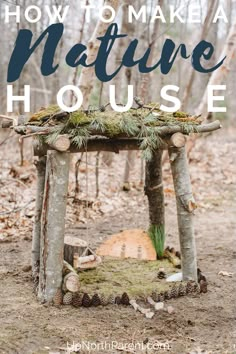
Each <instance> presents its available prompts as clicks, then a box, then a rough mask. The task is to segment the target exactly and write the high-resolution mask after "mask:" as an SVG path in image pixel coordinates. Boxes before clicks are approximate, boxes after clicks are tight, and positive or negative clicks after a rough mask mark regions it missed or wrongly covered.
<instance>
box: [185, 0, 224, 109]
mask: <svg viewBox="0 0 236 354" xmlns="http://www.w3.org/2000/svg"><path fill="white" fill-rule="evenodd" d="M217 3H218V1H216V0H211V2H210V4H209V7H208V12H207V14H206V17H205V21H204V24H203V27H202V32H201V36H200V40H203V39H205V37H206V35H207V33H208V31H209V26H210V24H211V23H212V16H213V14H214V13H215V9H216V8H217V6H218V5H217ZM195 76H196V71H195V70H194V69H192V70H191V74H190V78H189V81H188V83H187V86H186V89H185V92H184V97H183V101H182V109H183V110H186V109H187V105H188V100H189V97H190V94H191V90H192V87H193V83H194V80H195Z"/></svg>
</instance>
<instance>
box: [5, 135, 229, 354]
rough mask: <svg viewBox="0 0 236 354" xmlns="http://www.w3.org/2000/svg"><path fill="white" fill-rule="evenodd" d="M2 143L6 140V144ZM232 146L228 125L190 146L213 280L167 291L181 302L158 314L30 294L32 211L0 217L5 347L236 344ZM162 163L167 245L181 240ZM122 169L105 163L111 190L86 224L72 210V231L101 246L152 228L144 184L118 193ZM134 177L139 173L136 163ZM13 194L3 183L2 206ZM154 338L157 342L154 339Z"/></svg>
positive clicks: (202, 263) (198, 222) (206, 264)
mask: <svg viewBox="0 0 236 354" xmlns="http://www.w3.org/2000/svg"><path fill="white" fill-rule="evenodd" d="M4 148H5V149H9V145H8V148H7V147H4ZM11 149H13V148H12V147H11ZM8 152H9V150H8ZM235 152H236V141H235V130H234V131H232V130H231V131H224V132H219V133H216V134H214V135H212V136H209V137H208V138H206V139H203V140H201V141H199V142H198V143H197V145H196V148H195V150H194V151H193V152H192V153H191V176H192V180H193V189H194V193H195V195H196V198H197V200H198V203H199V210H198V211H197V212H196V216H195V229H196V241H197V251H198V266H199V267H200V268H201V270H202V272H203V273H204V274H205V275H206V277H207V280H208V283H209V286H208V293H207V294H204V295H197V296H194V297H184V298H179V299H176V300H170V301H169V303H170V304H171V305H172V306H173V307H174V309H175V313H173V314H168V313H166V312H163V311H162V312H158V313H156V314H155V316H154V317H153V318H152V319H146V318H144V316H143V315H142V314H140V313H137V312H135V311H134V310H133V309H131V308H125V307H120V306H117V305H115V306H108V307H105V308H103V307H99V308H90V309H82V308H80V309H75V308H72V307H65V306H64V307H61V308H55V307H47V306H43V305H40V304H39V303H38V302H37V300H36V298H35V296H34V294H33V291H32V289H33V285H32V282H31V273H30V271H28V272H27V270H28V269H27V267H26V266H28V265H30V253H31V243H30V241H31V229H32V223H33V219H32V217H29V213H28V217H27V215H26V213H25V214H24V215H22V214H20V216H21V219H20V222H18V223H15V224H14V222H12V219H11V218H13V219H14V217H15V216H14V215H10V216H9V217H8V220H7V225H8V227H7V226H6V221H5V220H2V224H1V225H2V231H1V238H0V242H1V247H0V284H1V285H0V287H1V296H0V309H1V312H0V353H10V354H14V353H19V354H29V353H34V354H44V353H45V354H46V353H65V351H63V349H62V348H66V347H67V343H69V344H70V345H71V346H72V344H73V342H74V343H75V344H77V343H81V342H82V341H88V342H90V343H97V344H98V343H100V345H102V344H101V343H104V345H105V343H106V344H107V345H109V344H111V343H112V342H116V341H117V342H118V343H120V348H119V349H111V348H109V349H107V350H104V351H103V350H102V348H101V347H97V351H95V350H93V347H92V348H90V349H91V350H90V351H89V350H87V351H86V350H85V348H84V349H82V350H81V351H78V352H79V353H89V352H97V353H99V354H101V353H109V354H115V353H154V352H155V353H165V352H168V353H173V354H187V353H201V352H202V353H219V354H224V353H225V354H226V353H229V354H233V353H236V346H235V348H234V344H235V345H236V330H235V328H236V327H235V324H236V323H235V317H236V313H235V297H236V295H235V274H236V270H235V264H236V262H235V260H236V250H235V248H234V245H235V243H234V242H235V230H236V227H235V226H236V225H235V223H236V221H235V220H236V219H235V215H236V200H235V199H236V193H235V162H236V158H235V157H236V156H235V154H236V153H235ZM5 153H6V150H2V152H1V154H5ZM9 153H10V152H9ZM12 156H13V155H12ZM122 156H124V155H122ZM122 156H120V157H116V158H117V159H120V160H119V161H120V162H119V163H120V164H121V163H122V158H123V157H122ZM1 157H3V155H2V156H1ZM13 162H14V157H12V161H11V163H12V164H13ZM7 168H8V166H6V165H5V169H6V170H7ZM108 170H109V169H108ZM165 172H166V174H165V175H166V177H165V187H166V189H165V194H166V219H167V233H168V236H167V244H168V245H171V246H175V247H176V248H177V249H178V248H179V247H178V235H177V225H176V211H175V204H174V195H173V186H172V182H171V178H170V172H169V170H168V165H167V166H166V167H165ZM7 173H9V171H8V170H7ZM120 174H121V175H122V173H121V172H119V173H117V165H116V167H113V168H111V169H110V170H109V171H107V169H106V171H105V172H104V173H103V172H102V176H101V182H102V183H101V184H102V185H104V183H103V181H104V180H106V181H107V184H106V185H107V187H106V190H103V188H104V187H102V188H101V189H102V191H101V195H100V200H101V203H102V206H101V209H102V208H103V209H102V210H103V211H102V213H98V214H99V215H98V216H97V217H96V216H94V215H92V216H91V219H90V221H89V223H88V225H87V226H85V225H84V224H83V223H75V222H74V219H73V218H72V216H71V215H72V214H71V215H70V213H69V222H68V228H67V232H68V233H71V234H74V235H78V236H80V237H83V238H85V239H86V240H87V241H90V243H91V244H92V245H93V246H96V245H97V244H99V243H100V242H101V241H102V239H104V238H105V237H107V236H108V235H110V234H113V233H116V232H118V231H120V230H124V229H131V228H137V227H140V228H143V229H145V228H146V227H147V225H148V215H147V203H146V199H145V197H144V196H143V193H142V191H141V190H139V189H137V188H132V190H131V191H130V192H129V193H128V194H127V193H124V192H119V188H118V187H117V188H114V186H113V184H114V176H115V177H116V178H117V180H119V181H120ZM131 178H133V179H135V178H136V179H137V171H136V172H134V174H133V175H132V176H131ZM119 183H120V182H119ZM2 188H3V186H1V189H2ZM82 188H83V178H82ZM91 188H93V183H92V182H91ZM28 189H29V191H28ZM28 189H27V191H25V194H24V197H23V198H25V200H28V199H27V198H29V194H30V195H31V196H32V194H33V192H34V189H35V183H34V180H33V181H31V182H30V183H29V184H28ZM2 191H3V189H2ZM8 197H9V195H8V194H7V193H3V192H2V195H1V201H2V204H3V205H4V203H5V202H6V201H7V198H8ZM103 199H104V202H103ZM69 211H70V209H69ZM71 218H72V219H71ZM4 223H5V224H4ZM72 224H73V225H72ZM86 227H88V231H86V230H85V228H86ZM0 229H1V226H0ZM12 230H13V231H14V232H13V231H12ZM222 270H223V271H226V272H233V273H234V275H233V277H232V278H231V277H228V276H222V275H219V274H218V273H219V272H220V271H222ZM154 342H156V344H157V346H156V349H155V347H153V348H152V344H153V343H154ZM126 343H136V344H137V343H139V344H140V345H141V344H143V346H145V345H146V347H147V349H144V350H143V351H141V350H139V347H138V346H137V347H136V350H133V348H132V347H129V348H122V344H123V345H125V344H126ZM158 343H159V344H158ZM161 344H162V345H161ZM164 344H165V349H164ZM114 345H115V344H114ZM107 348H108V347H107ZM168 348H169V350H168V351H167V349H168ZM77 349H78V348H77ZM122 349H126V350H122ZM154 349H155V350H154ZM234 349H235V350H234Z"/></svg>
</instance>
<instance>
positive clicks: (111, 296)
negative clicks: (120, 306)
mask: <svg viewBox="0 0 236 354" xmlns="http://www.w3.org/2000/svg"><path fill="white" fill-rule="evenodd" d="M107 302H108V304H111V305H113V304H114V303H115V296H114V295H113V294H112V295H110V296H109V297H108V300H107Z"/></svg>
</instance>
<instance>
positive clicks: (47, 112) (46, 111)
mask: <svg viewBox="0 0 236 354" xmlns="http://www.w3.org/2000/svg"><path fill="white" fill-rule="evenodd" d="M60 111H61V109H60V107H58V106H55V105H54V106H49V107H47V108H42V109H41V110H40V111H39V112H37V113H34V114H33V115H32V116H31V117H30V119H29V123H30V122H36V121H40V120H42V119H45V118H47V117H51V116H53V115H54V114H55V113H59V112H60Z"/></svg>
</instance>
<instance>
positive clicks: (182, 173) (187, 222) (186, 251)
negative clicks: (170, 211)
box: [169, 147, 197, 281]
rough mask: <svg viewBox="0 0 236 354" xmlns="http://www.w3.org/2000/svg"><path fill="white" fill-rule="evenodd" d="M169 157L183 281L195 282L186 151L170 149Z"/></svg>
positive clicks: (189, 183) (191, 199)
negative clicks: (174, 195)
mask: <svg viewBox="0 0 236 354" xmlns="http://www.w3.org/2000/svg"><path fill="white" fill-rule="evenodd" d="M169 155H170V161H171V170H172V175H173V181H174V187H175V194H176V204H177V216H178V228H179V239H180V248H181V262H182V272H183V280H191V279H192V280H195V281H197V258H196V245H195V237H194V227H193V211H194V209H195V208H196V204H195V201H194V198H193V194H192V187H191V181H190V175H189V169H188V161H187V154H186V149H185V147H183V148H180V149H177V148H170V149H169Z"/></svg>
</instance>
